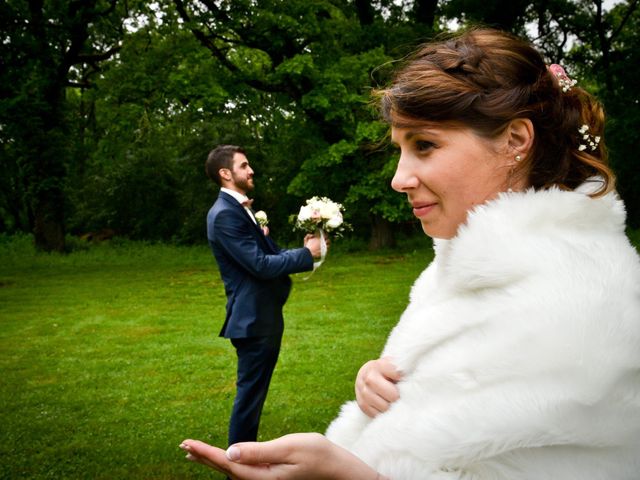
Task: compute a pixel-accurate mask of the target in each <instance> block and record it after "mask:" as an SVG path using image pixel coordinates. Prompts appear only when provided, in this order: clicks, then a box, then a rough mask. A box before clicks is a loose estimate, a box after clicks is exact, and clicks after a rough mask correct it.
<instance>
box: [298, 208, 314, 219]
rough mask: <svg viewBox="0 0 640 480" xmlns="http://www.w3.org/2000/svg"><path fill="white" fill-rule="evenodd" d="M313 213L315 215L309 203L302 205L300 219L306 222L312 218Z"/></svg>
mask: <svg viewBox="0 0 640 480" xmlns="http://www.w3.org/2000/svg"><path fill="white" fill-rule="evenodd" d="M311 215H313V209H312V208H311V207H310V206H309V205H303V206H301V207H300V213H298V220H299V221H301V222H306V221H308V220H311Z"/></svg>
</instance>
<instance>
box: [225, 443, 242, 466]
mask: <svg viewBox="0 0 640 480" xmlns="http://www.w3.org/2000/svg"><path fill="white" fill-rule="evenodd" d="M227 458H228V459H229V460H231V461H232V462H237V461H238V460H240V449H239V448H238V447H235V446H233V445H231V446H230V447H229V448H227Z"/></svg>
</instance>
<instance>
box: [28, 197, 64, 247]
mask: <svg viewBox="0 0 640 480" xmlns="http://www.w3.org/2000/svg"><path fill="white" fill-rule="evenodd" d="M39 197H40V198H37V199H36V204H35V205H34V216H35V219H34V226H33V234H34V238H35V244H36V248H38V250H44V251H46V252H64V247H65V243H64V213H63V209H62V206H63V205H64V197H63V194H62V191H61V190H60V189H57V190H54V189H52V190H50V191H48V192H42V193H41V194H40V195H39Z"/></svg>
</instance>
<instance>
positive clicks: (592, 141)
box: [578, 125, 600, 152]
mask: <svg viewBox="0 0 640 480" xmlns="http://www.w3.org/2000/svg"><path fill="white" fill-rule="evenodd" d="M588 131H589V126H588V125H582V126H581V127H580V128H579V129H578V132H580V135H581V136H582V139H581V140H584V142H585V143H581V144H580V145H578V150H580V151H581V152H582V151H584V150H586V149H587V147H588V148H589V149H590V150H591V151H592V152H593V151H594V150H595V149H596V148H598V144H599V143H600V137H599V136H594V135H591V134H590V133H587V132H588Z"/></svg>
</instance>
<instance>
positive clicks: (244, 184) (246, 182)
mask: <svg viewBox="0 0 640 480" xmlns="http://www.w3.org/2000/svg"><path fill="white" fill-rule="evenodd" d="M231 176H232V179H233V183H234V185H235V186H236V187H237V188H239V189H240V190H243V191H244V192H249V191H251V190H253V187H254V185H253V177H252V178H243V179H240V178H238V177H236V176H235V175H233V174H231Z"/></svg>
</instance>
